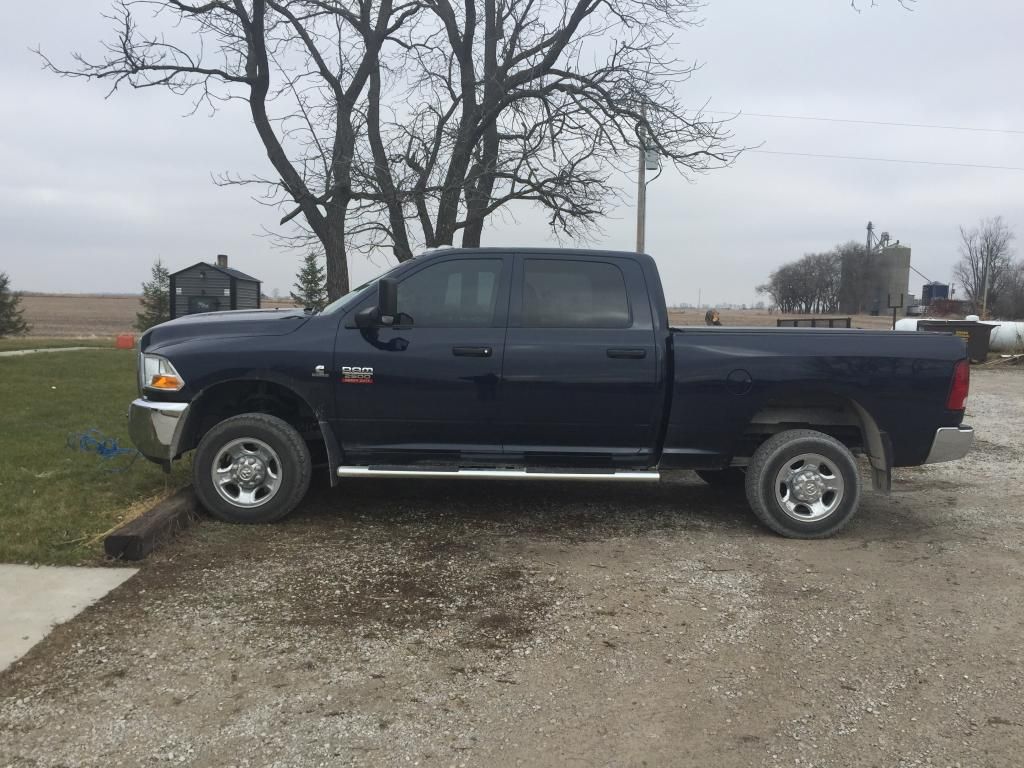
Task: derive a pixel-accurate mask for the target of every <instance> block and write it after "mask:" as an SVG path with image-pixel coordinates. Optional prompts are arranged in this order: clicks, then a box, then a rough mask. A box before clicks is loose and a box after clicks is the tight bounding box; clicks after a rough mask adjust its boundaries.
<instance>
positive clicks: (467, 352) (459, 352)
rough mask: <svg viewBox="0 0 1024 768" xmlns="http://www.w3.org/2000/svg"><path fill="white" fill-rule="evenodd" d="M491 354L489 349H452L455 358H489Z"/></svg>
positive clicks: (491, 351)
mask: <svg viewBox="0 0 1024 768" xmlns="http://www.w3.org/2000/svg"><path fill="white" fill-rule="evenodd" d="M493 353H494V350H493V349H491V348H490V347H452V354H453V355H455V356H456V357H490V356H491V355H492V354H493Z"/></svg>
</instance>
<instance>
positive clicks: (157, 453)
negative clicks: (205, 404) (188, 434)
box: [128, 398, 188, 464]
mask: <svg viewBox="0 0 1024 768" xmlns="http://www.w3.org/2000/svg"><path fill="white" fill-rule="evenodd" d="M187 416H188V403H154V402H151V401H149V400H143V399H141V398H140V399H138V400H133V401H132V404H131V405H130V406H128V434H129V435H131V438H132V442H133V443H135V447H136V448H138V449H139V453H141V454H142V455H143V456H145V457H146V458H147V459H149V460H150V461H155V462H157V463H159V464H168V463H170V462H171V460H172V459H174V458H175V457H176V456H177V455H178V453H179V451H178V445H179V443H180V442H181V432H182V428H183V427H184V425H185V419H186V417H187Z"/></svg>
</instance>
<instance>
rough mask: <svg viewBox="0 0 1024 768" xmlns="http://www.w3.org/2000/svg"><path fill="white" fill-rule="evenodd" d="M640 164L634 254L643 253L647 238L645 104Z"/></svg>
mask: <svg viewBox="0 0 1024 768" xmlns="http://www.w3.org/2000/svg"><path fill="white" fill-rule="evenodd" d="M640 117H641V118H642V121H643V122H641V123H640V130H639V137H640V153H639V154H640V162H639V163H638V165H637V177H636V178H637V182H636V252H637V253H643V252H644V240H645V239H646V236H647V232H646V230H647V131H646V129H645V127H644V122H646V121H647V104H646V103H644V104H642V105H641V106H640Z"/></svg>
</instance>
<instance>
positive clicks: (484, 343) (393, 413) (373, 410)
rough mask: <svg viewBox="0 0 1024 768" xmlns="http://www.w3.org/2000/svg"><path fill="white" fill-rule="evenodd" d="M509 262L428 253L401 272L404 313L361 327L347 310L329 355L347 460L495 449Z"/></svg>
mask: <svg viewBox="0 0 1024 768" xmlns="http://www.w3.org/2000/svg"><path fill="white" fill-rule="evenodd" d="M511 268H512V259H511V256H503V255H501V254H495V255H491V254H486V255H485V254H472V255H467V256H460V255H457V254H455V255H452V256H438V257H433V258H430V259H427V260H425V262H424V264H423V265H422V266H421V267H419V268H418V269H413V270H410V271H409V272H406V273H405V274H404V275H403V276H402V277H401V278H399V284H398V311H399V312H400V313H401V314H402V316H408V318H409V321H408V322H403V323H402V324H399V325H396V326H394V327H391V328H377V329H372V330H361V329H358V328H355V327H351V326H353V325H354V323H353V322H352V320H351V318H352V316H353V315H354V314H355V312H353V313H351V314H350V315H349V316H348V318H346V322H345V323H344V324H343V326H342V327H341V328H340V329H339V331H338V340H337V343H336V345H335V360H334V362H335V375H336V384H335V397H336V413H337V414H338V419H339V422H338V429H337V433H338V435H339V437H340V438H341V442H342V444H343V447H344V449H345V452H346V461H347V462H348V463H359V462H362V461H371V462H374V461H375V462H377V463H382V462H388V463H396V464H401V463H406V462H411V461H428V462H430V461H433V462H438V463H441V462H448V461H451V462H460V461H461V462H463V463H464V462H465V461H467V460H473V459H477V460H487V459H488V458H491V459H494V458H497V457H498V456H500V454H501V437H500V434H499V430H498V424H497V418H498V397H499V389H500V382H501V366H502V359H503V356H504V351H505V324H506V320H507V314H508V296H509V285H510V282H511V280H510V278H511V271H512V269H511ZM375 300H376V297H375V296H374V298H373V299H372V300H370V301H375ZM358 309H359V308H358V307H357V308H356V310H355V311H358Z"/></svg>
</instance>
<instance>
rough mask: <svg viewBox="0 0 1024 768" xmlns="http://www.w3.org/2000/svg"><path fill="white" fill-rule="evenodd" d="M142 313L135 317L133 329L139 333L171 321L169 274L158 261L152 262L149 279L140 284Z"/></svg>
mask: <svg viewBox="0 0 1024 768" xmlns="http://www.w3.org/2000/svg"><path fill="white" fill-rule="evenodd" d="M139 303H140V304H142V311H141V312H139V313H138V314H136V315H135V327H136V328H137V329H138V330H140V331H145V330H148V329H150V328H152V327H153V326H154V325H159V324H160V323H166V322H167V321H168V320H170V319H171V273H170V272H168V271H167V267H165V266H164V265H163V263H162V262H161V261H160V259H157V260H156V261H154V262H153V271H152V273H151V277H150V279H149V280H148V281H147V282H145V283H143V284H142V298H141V299H140V300H139Z"/></svg>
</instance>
